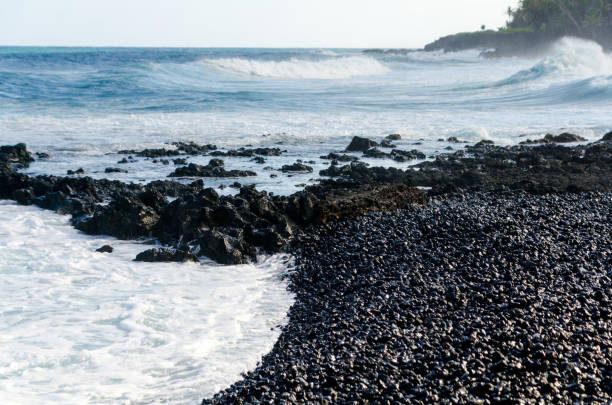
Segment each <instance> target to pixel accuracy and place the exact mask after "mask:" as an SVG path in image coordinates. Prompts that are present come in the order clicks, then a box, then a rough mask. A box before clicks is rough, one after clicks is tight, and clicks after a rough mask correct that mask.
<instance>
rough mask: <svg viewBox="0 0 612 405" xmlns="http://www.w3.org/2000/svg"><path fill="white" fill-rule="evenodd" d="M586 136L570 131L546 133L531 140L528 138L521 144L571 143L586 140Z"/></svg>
mask: <svg viewBox="0 0 612 405" xmlns="http://www.w3.org/2000/svg"><path fill="white" fill-rule="evenodd" d="M584 141H586V139H585V138H583V137H581V136H578V135H576V134H570V133H569V132H564V133H562V134H559V135H552V134H546V135H545V136H544V138H541V139H536V140H533V141H532V140H531V139H527V140H526V141H523V142H521V145H530V144H538V143H571V142H584Z"/></svg>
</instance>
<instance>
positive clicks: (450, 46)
mask: <svg viewBox="0 0 612 405" xmlns="http://www.w3.org/2000/svg"><path fill="white" fill-rule="evenodd" d="M507 14H508V17H509V20H508V22H507V23H506V26H505V27H502V28H499V29H497V30H491V29H486V27H485V26H484V25H483V26H482V27H481V30H479V31H474V32H462V33H458V34H454V35H448V36H444V37H442V38H439V39H438V40H436V41H434V42H431V43H429V44H427V45H425V47H424V50H425V51H438V50H444V51H446V52H457V51H462V50H467V49H480V50H482V51H483V53H482V55H483V56H485V57H504V56H518V55H523V56H524V55H537V54H539V53H541V52H543V51H545V50H546V49H547V48H548V47H549V46H550V44H551V43H553V42H554V41H556V40H557V39H559V38H562V37H564V36H574V37H579V38H584V39H589V40H592V41H595V42H597V43H599V44H600V45H601V46H602V47H603V48H604V49H605V50H608V51H609V50H612V0H597V1H592V0H521V2H520V3H519V5H518V7H517V8H516V9H512V8H510V7H509V8H508V10H507ZM368 51H369V52H372V51H374V50H368Z"/></svg>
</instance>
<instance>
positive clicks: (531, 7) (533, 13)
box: [507, 0, 612, 34]
mask: <svg viewBox="0 0 612 405" xmlns="http://www.w3.org/2000/svg"><path fill="white" fill-rule="evenodd" d="M508 16H509V17H510V21H509V22H508V26H507V29H530V30H533V31H540V32H550V33H556V34H564V33H573V32H576V33H583V32H585V31H587V32H588V31H589V30H591V29H597V28H600V27H605V26H610V25H612V0H521V2H520V3H519V6H518V8H516V9H515V10H513V9H512V8H508Z"/></svg>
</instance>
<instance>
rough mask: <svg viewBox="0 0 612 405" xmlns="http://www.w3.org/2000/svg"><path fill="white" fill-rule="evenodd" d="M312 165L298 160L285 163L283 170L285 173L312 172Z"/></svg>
mask: <svg viewBox="0 0 612 405" xmlns="http://www.w3.org/2000/svg"><path fill="white" fill-rule="evenodd" d="M312 170H313V169H312V167H311V166H308V165H305V164H303V163H300V162H296V163H294V164H292V165H283V167H281V172H283V173H312Z"/></svg>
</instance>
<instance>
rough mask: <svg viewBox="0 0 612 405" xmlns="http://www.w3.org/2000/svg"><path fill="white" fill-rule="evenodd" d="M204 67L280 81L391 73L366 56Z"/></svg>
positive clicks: (234, 61)
mask: <svg viewBox="0 0 612 405" xmlns="http://www.w3.org/2000/svg"><path fill="white" fill-rule="evenodd" d="M201 63H203V64H204V65H207V66H212V67H214V68H216V69H219V70H222V71H225V72H230V73H236V74H241V75H247V76H257V77H269V78H277V79H347V78H351V77H356V76H370V75H381V74H385V73H388V72H389V71H390V69H389V68H388V67H386V66H385V65H383V64H382V63H381V62H380V61H378V60H376V59H374V58H369V57H367V56H348V57H339V58H330V59H324V60H307V59H298V58H291V59H289V60H281V61H266V60H256V59H247V58H219V59H204V60H202V61H201Z"/></svg>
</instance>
